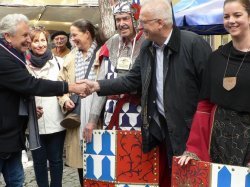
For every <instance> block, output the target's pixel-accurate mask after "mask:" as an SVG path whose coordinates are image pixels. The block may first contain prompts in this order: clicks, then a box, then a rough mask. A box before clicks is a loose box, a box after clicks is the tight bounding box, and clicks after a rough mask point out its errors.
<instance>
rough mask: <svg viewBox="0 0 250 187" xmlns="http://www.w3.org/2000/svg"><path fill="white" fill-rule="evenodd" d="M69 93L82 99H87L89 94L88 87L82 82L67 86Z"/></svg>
mask: <svg viewBox="0 0 250 187" xmlns="http://www.w3.org/2000/svg"><path fill="white" fill-rule="evenodd" d="M69 92H72V93H76V94H78V95H80V96H82V97H87V96H88V95H90V94H91V93H90V90H89V87H88V85H87V84H86V83H84V82H78V83H72V84H69Z"/></svg>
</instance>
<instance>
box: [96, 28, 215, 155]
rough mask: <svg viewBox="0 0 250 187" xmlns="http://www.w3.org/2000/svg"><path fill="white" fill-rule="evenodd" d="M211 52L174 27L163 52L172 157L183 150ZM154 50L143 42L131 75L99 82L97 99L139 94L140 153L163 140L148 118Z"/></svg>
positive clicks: (203, 43) (197, 37) (165, 102)
mask: <svg viewBox="0 0 250 187" xmlns="http://www.w3.org/2000/svg"><path fill="white" fill-rule="evenodd" d="M210 53H211V48H210V46H209V45H208V43H207V42H206V41H205V40H203V39H202V37H200V36H198V35H196V34H194V33H191V32H188V31H180V30H179V29H178V28H176V27H174V28H173V32H172V35H171V38H170V41H169V43H168V44H167V47H165V49H164V65H163V66H164V93H163V94H164V110H165V117H166V121H167V127H168V132H169V136H170V141H171V145H172V149H173V154H174V155H180V154H182V153H183V151H184V150H185V145H186V141H187V138H188V135H189V131H190V126H191V122H192V118H193V115H194V112H195V110H196V106H197V102H198V96H199V92H200V87H201V81H202V74H203V70H204V67H205V64H206V63H207V60H208V56H209V55H210ZM154 63H155V49H154V48H153V46H152V42H150V41H145V42H144V43H143V45H142V47H141V51H140V54H139V56H138V58H137V60H136V62H135V64H134V66H133V68H132V69H131V70H130V72H129V73H128V74H127V75H126V76H124V77H120V78H118V79H113V80H108V81H100V82H99V83H100V88H101V90H100V93H99V94H100V95H108V94H117V93H124V92H130V91H134V90H138V89H141V90H142V98H141V103H142V118H143V119H142V120H143V126H142V135H143V150H144V152H148V151H150V150H151V149H152V148H153V147H155V146H156V145H157V144H159V142H161V141H162V140H163V139H164V137H163V136H162V132H161V128H160V127H159V126H158V125H157V124H155V123H153V122H152V116H150V115H149V114H148V108H147V107H148V100H149V98H148V95H149V86H150V82H151V75H152V71H151V70H152V68H153V66H154Z"/></svg>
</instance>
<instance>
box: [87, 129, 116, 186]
mask: <svg viewBox="0 0 250 187" xmlns="http://www.w3.org/2000/svg"><path fill="white" fill-rule="evenodd" d="M115 144H116V132H115V131H104V130H94V131H93V136H92V141H91V143H84V154H83V169H84V170H83V176H84V177H85V178H87V179H93V180H101V181H109V182H114V181H115V168H116V165H115V164H116V158H115V156H116V145H115Z"/></svg>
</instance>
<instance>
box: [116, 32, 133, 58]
mask: <svg viewBox="0 0 250 187" xmlns="http://www.w3.org/2000/svg"><path fill="white" fill-rule="evenodd" d="M136 37H137V34H136V35H135V37H134V39H133V44H132V52H131V55H130V58H131V60H132V59H133V54H134V49H135V42H136ZM124 45H125V43H124ZM123 48H124V47H123ZM120 50H121V42H120V40H119V45H118V54H117V58H119V56H120Z"/></svg>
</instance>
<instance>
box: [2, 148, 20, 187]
mask: <svg viewBox="0 0 250 187" xmlns="http://www.w3.org/2000/svg"><path fill="white" fill-rule="evenodd" d="M21 157H22V151H20V152H16V153H11V154H10V155H9V156H7V157H6V158H3V157H1V158H0V173H2V174H3V177H4V181H5V183H6V187H22V186H23V183H24V172H23V165H22V161H21Z"/></svg>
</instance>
